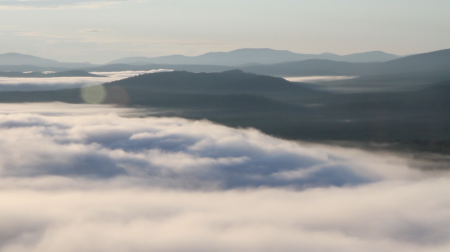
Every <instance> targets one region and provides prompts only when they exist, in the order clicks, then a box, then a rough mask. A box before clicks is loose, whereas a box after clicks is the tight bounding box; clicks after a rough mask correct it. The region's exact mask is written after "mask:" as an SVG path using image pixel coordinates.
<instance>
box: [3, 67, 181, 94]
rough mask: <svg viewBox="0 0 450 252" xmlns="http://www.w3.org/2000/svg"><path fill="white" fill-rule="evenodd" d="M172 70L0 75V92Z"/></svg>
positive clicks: (80, 84)
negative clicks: (64, 75)
mask: <svg viewBox="0 0 450 252" xmlns="http://www.w3.org/2000/svg"><path fill="white" fill-rule="evenodd" d="M166 71H172V70H166V69H158V70H149V71H120V72H92V74H96V75H101V76H105V77H49V78H10V77H0V92H5V91H39V90H56V89H66V88H79V87H84V86H93V85H99V84H102V83H106V82H111V81H117V80H121V79H125V78H128V77H132V76H136V75H139V74H147V73H157V72H166Z"/></svg>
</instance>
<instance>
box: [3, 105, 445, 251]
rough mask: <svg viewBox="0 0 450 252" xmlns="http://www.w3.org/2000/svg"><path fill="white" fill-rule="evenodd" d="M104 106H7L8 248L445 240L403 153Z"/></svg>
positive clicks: (441, 193) (431, 196)
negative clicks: (291, 138) (301, 140)
mask: <svg viewBox="0 0 450 252" xmlns="http://www.w3.org/2000/svg"><path fill="white" fill-rule="evenodd" d="M139 112H140V111H139V110H131V109H125V108H113V107H108V106H99V105H96V106H94V105H66V104H60V103H58V104H1V105H0V134H1V136H2V138H1V139H0V200H1V201H2V202H3V204H2V207H0V223H2V224H1V225H0V250H1V251H5V252H13V251H14V252H16V251H27V252H44V251H45V252H56V251H58V252H61V251H62V252H64V251H84V252H97V251H115V252H116V251H118V252H122V251H123V252H125V251H336V252H339V251H346V252H352V251H354V252H360V251H368V252H371V251H373V252H379V251H384V252H391V251H392V252H394V251H395V252H398V251H411V252H416V251H417V252H419V251H420V252H422V251H424V252H425V251H442V252H444V251H449V250H450V226H449V225H448V223H450V200H449V197H448V196H447V194H446V192H448V191H449V190H450V177H449V176H448V173H445V172H441V171H440V172H436V171H434V172H432V171H422V170H419V169H415V168H412V167H410V165H409V163H410V162H408V161H409V160H406V159H405V158H402V157H398V156H396V155H394V154H375V153H370V152H367V151H363V150H359V149H356V148H342V147H335V146H328V145H311V144H304V143H296V142H290V141H286V140H281V139H276V138H273V137H270V136H267V135H264V134H262V133H260V132H258V131H257V130H253V129H232V128H228V127H225V126H220V125H216V124H213V123H210V122H208V121H190V120H185V119H181V118H157V117H147V118H140V117H132V115H134V114H136V113H139Z"/></svg>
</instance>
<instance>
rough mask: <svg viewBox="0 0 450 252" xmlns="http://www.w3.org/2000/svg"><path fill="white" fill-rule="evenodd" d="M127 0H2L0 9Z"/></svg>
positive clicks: (75, 6) (73, 6)
mask: <svg viewBox="0 0 450 252" xmlns="http://www.w3.org/2000/svg"><path fill="white" fill-rule="evenodd" d="M128 1H129V0H32V1H27V0H25V1H24V0H3V1H0V9H6V10H26V9H96V8H101V7H103V6H107V5H113V4H118V3H121V2H128Z"/></svg>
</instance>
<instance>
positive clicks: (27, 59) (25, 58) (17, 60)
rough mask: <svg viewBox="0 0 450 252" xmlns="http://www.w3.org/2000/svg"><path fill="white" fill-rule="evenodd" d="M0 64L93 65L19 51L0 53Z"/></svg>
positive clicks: (62, 66) (69, 66)
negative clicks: (41, 56)
mask: <svg viewBox="0 0 450 252" xmlns="http://www.w3.org/2000/svg"><path fill="white" fill-rule="evenodd" d="M0 65H6V66H23V65H28V66H34V67H59V68H83V67H92V66H95V65H94V64H91V63H87V62H86V63H67V62H59V61H56V60H51V59H44V58H40V57H36V56H31V55H25V54H20V53H5V54H0Z"/></svg>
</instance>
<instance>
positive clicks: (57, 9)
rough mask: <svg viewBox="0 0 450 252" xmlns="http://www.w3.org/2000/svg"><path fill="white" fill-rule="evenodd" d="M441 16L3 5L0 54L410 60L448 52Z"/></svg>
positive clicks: (317, 8)
mask: <svg viewBox="0 0 450 252" xmlns="http://www.w3.org/2000/svg"><path fill="white" fill-rule="evenodd" d="M448 9H450V3H449V2H448V1H444V0H434V1H427V2H426V3H425V2H411V1H406V0H401V1H396V2H392V1H386V0H385V1H376V2H375V1H369V0H364V1H355V0H345V1H339V3H337V2H336V1H330V0H323V1H311V0H308V1H292V0H284V1H277V2H275V1H254V0H248V1H244V2H243V1H239V2H237V1H235V0H233V1H204V0H194V1H189V2H186V1H180V0H171V1H164V2H154V1H142V0H140V1H106V0H102V1H96V0H79V1H77V0H65V1H48V0H47V1H40V0H39V1H13V0H7V1H0V17H1V18H0V19H1V21H2V25H0V40H1V41H2V47H1V48H0V53H7V52H18V53H23V54H30V55H36V56H39V57H44V58H51V59H55V60H58V61H66V62H85V61H89V62H91V63H105V62H108V61H111V60H115V59H117V58H123V57H131V56H146V57H156V56H163V55H173V54H183V55H187V56H195V55H200V54H203V53H207V52H217V51H232V50H235V49H239V48H273V49H277V50H289V51H292V52H297V53H305V54H320V53H324V52H331V53H336V54H340V55H345V54H351V53H358V52H368V51H384V52H387V53H392V54H397V55H409V54H416V53H421V52H429V51H436V50H440V49H446V48H448V45H449V44H450V35H449V33H448V32H446V31H448V30H450V17H449V16H448V14H447V10H448ZM268 16H269V17H270V18H266V17H268ZM118 17H120V18H118ZM205 21H207V22H205Z"/></svg>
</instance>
